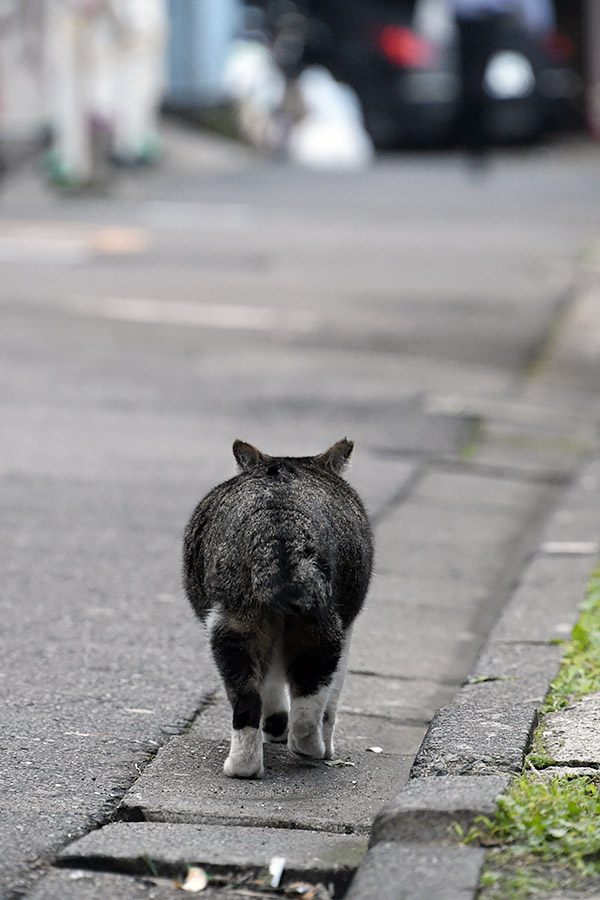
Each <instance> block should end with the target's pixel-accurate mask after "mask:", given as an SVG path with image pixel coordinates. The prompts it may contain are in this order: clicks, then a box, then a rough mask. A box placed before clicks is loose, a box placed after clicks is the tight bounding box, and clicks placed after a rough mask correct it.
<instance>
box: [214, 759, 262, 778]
mask: <svg viewBox="0 0 600 900" xmlns="http://www.w3.org/2000/svg"><path fill="white" fill-rule="evenodd" d="M264 771H265V768H264V766H263V761H262V759H244V760H240V759H234V758H233V757H232V756H231V754H230V755H229V756H228V757H227V759H226V760H225V765H224V766H223V772H224V773H225V775H227V776H228V777H229V778H262V776H263V775H264Z"/></svg>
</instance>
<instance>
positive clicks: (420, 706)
mask: <svg viewBox="0 0 600 900" xmlns="http://www.w3.org/2000/svg"><path fill="white" fill-rule="evenodd" d="M455 692H456V686H455V685H453V684H440V683H439V682H437V681H435V680H429V679H423V678H419V679H417V678H389V677H386V678H384V677H381V676H379V675H374V674H372V673H369V674H365V673H360V672H357V671H355V670H352V669H351V670H350V671H348V673H347V675H346V680H345V682H344V688H343V690H342V694H341V697H340V702H339V706H338V714H339V717H340V718H339V722H340V726H341V727H342V728H343V726H344V717H345V716H346V715H369V716H387V717H388V718H390V719H393V720H394V721H401V722H404V723H405V724H408V723H410V722H413V723H414V724H421V723H428V722H430V721H431V719H432V718H433V716H434V714H435V712H436V710H438V709H439V708H440V706H444V705H445V704H446V703H448V702H449V701H450V700H451V698H452V697H453V695H454V693H455Z"/></svg>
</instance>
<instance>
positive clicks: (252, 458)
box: [233, 441, 265, 472]
mask: <svg viewBox="0 0 600 900" xmlns="http://www.w3.org/2000/svg"><path fill="white" fill-rule="evenodd" d="M233 455H234V456H235V461H236V462H237V464H238V466H239V468H240V472H247V471H248V470H249V469H253V468H255V466H258V465H260V463H262V462H264V460H265V457H264V455H263V454H262V453H261V452H260V450H257V449H256V447H253V446H252V444H247V443H246V442H245V441H234V442H233Z"/></svg>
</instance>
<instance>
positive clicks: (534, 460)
mask: <svg viewBox="0 0 600 900" xmlns="http://www.w3.org/2000/svg"><path fill="white" fill-rule="evenodd" d="M592 446H593V444H592V442H591V440H590V439H589V438H588V436H587V435H584V434H573V433H571V434H569V433H566V432H565V433H562V434H557V433H555V432H553V431H545V430H542V429H540V428H532V427H531V425H530V424H529V423H527V422H524V423H516V422H494V421H487V422H486V423H485V427H484V430H483V439H482V441H481V444H480V446H479V447H478V448H477V450H476V452H475V453H474V456H473V461H474V462H475V463H476V464H478V465H484V466H495V467H505V468H507V469H510V470H511V471H512V472H514V473H516V472H520V473H522V474H523V475H528V474H535V476H536V477H537V478H547V479H556V478H558V479H561V478H563V479H564V478H566V477H568V476H569V475H570V474H571V473H572V472H573V471H574V470H575V468H576V466H577V465H578V463H579V460H580V459H581V456H582V455H583V454H584V453H587V452H589V451H590V450H591V449H592Z"/></svg>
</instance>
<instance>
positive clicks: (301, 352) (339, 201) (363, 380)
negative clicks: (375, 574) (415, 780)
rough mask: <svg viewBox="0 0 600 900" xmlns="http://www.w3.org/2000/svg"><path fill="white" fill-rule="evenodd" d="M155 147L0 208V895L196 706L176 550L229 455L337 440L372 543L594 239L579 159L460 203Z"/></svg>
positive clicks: (592, 163) (432, 179) (489, 395)
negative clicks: (93, 179) (149, 171)
mask: <svg viewBox="0 0 600 900" xmlns="http://www.w3.org/2000/svg"><path fill="white" fill-rule="evenodd" d="M169 147H170V151H171V152H170V157H169V158H168V160H167V162H166V164H165V167H164V168H163V170H162V171H161V172H160V173H158V174H157V175H156V176H148V175H144V176H143V177H141V178H140V179H138V180H123V181H121V182H119V184H118V185H117V186H116V188H115V190H114V191H113V193H112V194H111V195H109V196H107V197H105V198H100V199H98V198H77V199H72V200H63V199H58V198H54V197H52V196H51V195H49V194H47V193H46V192H45V191H44V190H43V188H42V187H41V186H40V184H39V182H38V180H37V178H36V176H35V175H34V174H32V173H31V172H30V171H28V170H27V169H25V170H23V171H22V172H20V173H18V174H17V175H16V176H15V177H14V179H13V180H12V181H9V183H8V184H7V186H6V188H5V192H4V196H3V197H1V196H0V262H1V263H2V278H1V279H0V316H1V327H0V421H1V423H2V428H1V435H2V437H1V451H0V504H1V507H2V512H3V514H2V517H1V518H0V547H1V548H2V576H1V577H2V591H1V594H0V617H1V619H0V621H1V622H2V628H1V630H0V645H1V649H0V692H1V695H2V722H1V728H0V753H1V756H2V767H1V771H0V847H1V848H2V849H1V851H0V895H2V896H4V894H2V891H4V893H5V894H6V896H11V895H13V894H14V893H15V891H26V890H27V886H28V884H29V883H30V874H31V873H34V874H35V872H36V870H37V868H38V867H39V865H40V863H41V862H44V861H47V860H49V859H51V858H52V856H53V854H54V853H55V852H56V851H57V850H58V849H59V848H60V847H61V846H63V845H64V844H65V843H66V842H67V841H68V839H69V838H70V837H73V836H76V835H79V834H83V833H84V832H85V831H86V830H88V829H89V828H90V827H92V825H94V824H97V823H99V822H101V821H105V820H106V818H107V817H108V816H109V815H110V814H111V812H113V811H114V809H115V806H116V804H117V802H118V800H119V799H120V798H121V797H122V796H123V794H124V793H125V791H126V790H127V788H128V787H129V786H130V785H131V783H132V781H133V780H134V779H135V777H136V776H137V775H138V773H139V771H140V769H141V767H142V766H143V765H144V763H145V762H146V761H147V759H148V757H149V756H150V755H152V754H153V753H155V751H156V749H157V748H158V746H159V745H161V744H163V743H164V742H165V741H166V740H167V738H168V736H169V735H171V734H174V733H178V732H180V731H181V730H182V729H184V728H185V725H186V723H187V722H188V721H190V720H191V719H192V718H193V716H194V715H195V713H196V711H197V710H198V708H199V707H200V706H201V705H202V702H203V699H204V698H205V697H206V696H207V695H208V694H210V693H211V692H212V691H213V690H214V688H215V685H216V678H215V674H214V672H213V669H212V666H211V664H210V662H209V661H208V659H207V655H206V652H205V649H204V646H203V643H202V640H201V636H200V629H199V627H197V626H196V624H195V622H194V621H193V618H192V615H191V613H190V612H189V611H188V610H187V608H186V605H185V602H184V600H183V598H182V595H181V590H180V575H179V554H180V538H181V533H182V529H183V527H184V525H185V522H186V519H187V517H188V515H189V513H190V511H191V509H192V508H193V506H194V505H195V503H196V501H197V500H198V499H199V497H200V496H201V495H202V494H203V492H205V491H206V490H207V489H208V488H209V487H211V486H212V485H213V484H214V483H215V482H216V481H217V480H219V479H223V478H225V477H227V476H228V475H229V474H230V473H231V471H232V465H233V461H232V457H231V453H230V447H231V443H232V441H233V439H234V438H236V437H239V438H242V439H245V440H249V441H251V442H253V443H255V444H257V445H258V446H259V447H260V448H261V449H264V450H266V451H267V452H272V453H291V454H304V453H314V452H318V451H321V450H324V449H325V448H326V447H327V446H329V445H330V444H331V443H333V442H334V441H335V440H338V439H339V438H341V437H343V436H344V435H345V434H347V435H348V436H349V437H352V438H354V439H355V440H356V442H357V444H356V465H355V474H354V479H355V483H356V484H357V486H358V487H359V488H360V489H361V490H362V491H363V493H364V494H365V497H366V499H367V502H368V504H369V507H370V509H371V511H372V513H373V514H374V516H375V518H376V519H377V518H378V517H382V516H383V515H384V512H385V508H386V504H387V503H388V502H389V498H390V495H391V494H393V492H394V491H393V490H392V491H390V484H393V485H394V486H395V485H396V484H397V483H398V484H401V483H403V479H404V478H405V476H406V474H407V471H408V470H407V467H410V466H411V465H413V464H415V463H419V464H421V463H424V462H425V463H426V462H427V460H429V459H432V458H436V457H439V456H440V455H442V456H443V455H444V454H451V453H454V454H456V453H458V454H460V452H461V450H462V449H464V447H465V446H466V445H468V443H469V440H470V439H471V435H470V432H469V427H470V424H469V422H468V421H466V420H464V419H460V420H457V419H456V417H453V416H444V415H440V416H436V415H435V410H436V409H438V408H443V409H448V408H449V407H450V406H451V405H452V404H451V401H452V398H455V397H459V398H463V399H464V398H471V399H472V400H473V401H474V402H475V401H477V402H479V401H485V402H489V403H491V402H494V401H506V400H513V401H514V400H515V399H516V400H518V398H519V396H520V394H521V392H522V391H523V388H524V385H525V384H526V382H527V379H528V377H529V373H530V371H531V367H532V365H534V364H535V363H536V361H537V360H538V359H539V357H540V354H541V353H543V351H544V348H545V347H546V346H547V343H548V339H549V336H550V334H551V331H552V327H553V324H554V323H555V322H556V318H557V316H558V315H559V314H560V311H561V308H562V306H563V304H564V302H565V298H568V297H569V292H570V291H572V290H573V289H574V283H575V279H576V261H577V259H578V258H579V257H580V255H581V254H582V253H585V250H586V248H587V247H588V246H590V242H591V241H592V240H593V239H595V237H597V233H598V227H599V226H600V176H599V172H600V169H599V167H598V162H599V153H598V150H597V148H592V147H589V146H586V145H583V144H571V143H568V144H563V145H559V146H556V147H554V148H553V149H541V150H539V151H536V152H533V151H530V152H527V153H526V154H515V153H505V154H502V155H501V157H500V158H498V159H497V160H496V162H495V163H494V164H493V165H492V167H491V169H490V171H489V172H488V173H485V174H484V175H483V177H481V178H477V179H474V178H472V177H471V176H470V175H469V173H468V172H467V170H466V169H465V166H464V164H463V161H462V160H461V159H460V158H459V157H457V156H453V155H437V154H434V155H425V156H422V157H419V156H412V155H406V156H398V157H389V158H384V159H382V160H381V161H380V162H379V163H378V164H377V165H376V166H375V167H374V168H373V169H372V170H370V171H368V172H365V173H360V174H311V173H307V172H301V171H294V170H291V169H289V168H287V167H286V166H284V165H274V164H269V163H266V162H264V161H260V160H255V159H253V158H252V157H247V156H246V155H245V154H243V153H240V152H239V151H238V150H236V149H227V148H222V147H221V146H220V145H216V147H213V145H209V147H208V151H207V149H206V146H205V145H204V144H197V142H196V139H195V138H193V137H189V136H186V135H185V134H179V133H177V132H173V133H172V134H171V135H170V143H169ZM196 147H197V149H196ZM395 489H396V488H395V487H394V490H395ZM388 532H389V529H388ZM387 539H388V540H390V538H389V536H388V538H387ZM403 652H405V653H409V654H410V647H407V648H403ZM463 663H464V671H465V672H466V671H467V670H468V663H469V656H468V654H467V655H466V656H465V658H464V660H463ZM404 664H405V665H406V667H407V669H410V666H411V661H410V658H408V659H405V661H404ZM442 676H444V673H440V681H442V682H443V680H444V678H443V677H442ZM459 676H460V672H457V673H455V678H454V683H458V681H459ZM428 677H430V678H433V680H435V673H428ZM449 684H450V682H449Z"/></svg>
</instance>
